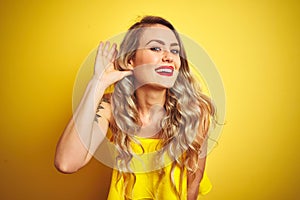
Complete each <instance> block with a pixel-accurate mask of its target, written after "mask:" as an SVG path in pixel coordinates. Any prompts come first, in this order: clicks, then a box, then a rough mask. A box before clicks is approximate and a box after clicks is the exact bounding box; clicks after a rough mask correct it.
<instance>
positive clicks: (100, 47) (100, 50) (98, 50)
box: [96, 41, 103, 58]
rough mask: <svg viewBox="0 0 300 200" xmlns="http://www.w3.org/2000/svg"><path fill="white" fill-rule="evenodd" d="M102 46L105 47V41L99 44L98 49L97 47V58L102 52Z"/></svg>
mask: <svg viewBox="0 0 300 200" xmlns="http://www.w3.org/2000/svg"><path fill="white" fill-rule="evenodd" d="M102 48H103V42H102V41H101V42H100V44H99V46H98V49H97V55H96V58H99V56H100V55H101V54H102Z"/></svg>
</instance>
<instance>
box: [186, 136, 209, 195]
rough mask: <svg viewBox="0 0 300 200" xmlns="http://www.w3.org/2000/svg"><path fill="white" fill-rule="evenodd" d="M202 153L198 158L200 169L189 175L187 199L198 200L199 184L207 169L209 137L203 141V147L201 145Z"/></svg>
mask: <svg viewBox="0 0 300 200" xmlns="http://www.w3.org/2000/svg"><path fill="white" fill-rule="evenodd" d="M201 150H202V152H201V154H200V156H199V157H200V158H199V160H198V166H199V168H198V170H197V171H196V172H195V173H194V174H191V173H188V175H187V187H188V189H187V193H188V194H187V199H188V200H197V197H198V194H199V186H200V182H201V180H202V178H203V173H204V170H205V164H206V154H207V139H206V140H204V141H203V143H202V147H201Z"/></svg>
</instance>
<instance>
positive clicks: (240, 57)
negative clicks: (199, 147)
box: [0, 0, 300, 200]
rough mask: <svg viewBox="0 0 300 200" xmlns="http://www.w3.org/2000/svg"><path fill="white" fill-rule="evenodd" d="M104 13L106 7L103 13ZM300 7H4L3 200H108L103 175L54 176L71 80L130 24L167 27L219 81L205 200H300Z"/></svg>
mask: <svg viewBox="0 0 300 200" xmlns="http://www.w3.org/2000/svg"><path fill="white" fill-rule="evenodd" d="M104 2H105V3H104ZM299 8H300V7H299V3H298V1H271V0H269V1H258V0H257V1H250V0H248V1H226V3H225V1H214V0H211V1H208V0H207V1H200V0H199V1H178V2H177V1H161V0H158V1H156V0H152V1H141V0H139V1H115V0H110V1H103V2H101V1H83V0H82V1H61V0H60V1H58V0H56V1H54V0H53V1H48V2H46V1H16V0H14V1H1V3H0V46H1V48H0V55H1V59H0V95H1V96H0V98H1V103H0V112H1V115H0V116H1V117H0V133H1V139H0V145H1V151H0V158H1V159H0V180H1V182H0V199H3V200H15V199H43V200H47V199H49V200H50V199H51V200H53V199H58V200H60V199H62V200H64V199H72V200H77V199H78V200H83V199H89V200H96V199H97V200H99V199H105V197H106V195H107V191H108V187H109V182H110V180H109V179H110V170H109V168H107V167H105V166H103V165H102V164H101V163H99V162H97V161H96V160H92V162H91V163H89V164H88V165H87V166H86V167H85V168H83V169H82V170H80V171H79V172H78V173H76V174H72V175H64V174H61V173H59V172H57V171H56V170H55V168H54V166H53V158H54V151H55V146H56V142H57V140H58V138H59V136H60V134H61V133H62V131H63V129H64V127H65V125H66V124H67V122H68V120H69V118H70V117H71V113H72V89H73V84H74V81H75V77H76V73H77V70H78V69H79V67H80V65H81V63H82V62H83V61H84V59H85V58H86V56H87V55H88V54H89V52H90V51H91V50H92V49H93V48H95V47H96V46H97V44H98V42H99V41H100V40H105V39H106V38H109V37H111V36H112V35H115V34H118V33H120V32H123V31H125V30H126V29H127V28H128V27H129V26H130V25H131V24H132V23H133V22H134V21H135V19H136V17H137V16H140V15H146V14H153V15H159V16H163V17H165V18H166V19H168V20H170V21H171V22H172V23H173V24H174V25H175V27H176V28H177V29H178V30H179V32H181V33H183V34H185V35H188V36H190V37H191V38H193V39H194V40H195V41H197V42H198V43H199V44H200V45H202V47H204V48H205V49H206V51H207V52H208V54H209V55H210V56H211V58H212V59H213V60H214V62H215V64H216V66H217V67H218V69H219V72H220V73H221V75H222V78H223V81H224V86H225V89H226V98H227V114H226V121H227V124H226V125H225V127H224V129H223V132H222V136H221V138H220V140H219V145H218V146H217V147H216V148H215V149H214V151H213V152H212V153H211V154H210V155H209V158H208V164H207V170H208V175H209V177H210V178H211V181H212V182H213V190H212V191H211V193H209V194H208V195H207V196H205V197H204V198H203V199H207V200H209V199H210V200H212V199H213V200H217V199H230V200H235V199H237V200H240V199H244V200H248V199H249V200H253V199H258V200H260V199H261V200H263V199H299V198H300V195H299V192H298V191H297V190H298V189H299V178H300V176H299V169H300V166H299V162H298V161H299V150H298V148H297V147H298V145H299V142H298V141H299V139H300V136H299V126H298V123H299V122H298V120H299V100H300V99H299V83H298V82H299V78H298V77H299V72H300V70H299V46H300V42H299V41H300V39H299V35H300V31H299V30H300V28H299V22H298V21H299V18H300V9H299Z"/></svg>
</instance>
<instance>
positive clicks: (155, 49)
mask: <svg viewBox="0 0 300 200" xmlns="http://www.w3.org/2000/svg"><path fill="white" fill-rule="evenodd" d="M150 50H151V51H161V48H160V47H151V48H150ZM171 52H172V53H173V54H179V50H177V49H171Z"/></svg>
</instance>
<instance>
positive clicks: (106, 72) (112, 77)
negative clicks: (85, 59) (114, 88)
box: [94, 42, 132, 86]
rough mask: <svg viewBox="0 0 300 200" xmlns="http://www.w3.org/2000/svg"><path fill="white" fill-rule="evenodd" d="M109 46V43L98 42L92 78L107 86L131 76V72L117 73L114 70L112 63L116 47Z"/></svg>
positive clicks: (115, 55) (115, 54)
mask: <svg viewBox="0 0 300 200" xmlns="http://www.w3.org/2000/svg"><path fill="white" fill-rule="evenodd" d="M110 46H111V45H110V42H105V43H103V42H100V44H99V47H98V51H97V55H96V60H95V67H94V78H96V79H98V80H100V81H101V82H102V83H103V84H105V85H107V86H109V85H111V84H113V83H115V82H117V81H119V80H121V79H122V78H123V77H125V76H128V75H131V74H132V72H131V71H118V70H116V69H115V68H114V61H115V59H116V57H117V54H118V51H117V45H116V44H113V45H112V46H111V47H110Z"/></svg>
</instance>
